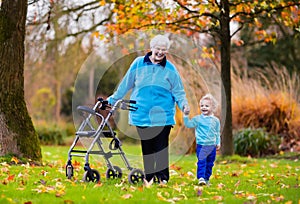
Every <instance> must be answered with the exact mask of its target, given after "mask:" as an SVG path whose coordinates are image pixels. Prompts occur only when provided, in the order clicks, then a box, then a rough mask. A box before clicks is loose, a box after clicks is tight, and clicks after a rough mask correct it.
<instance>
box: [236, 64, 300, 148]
mask: <svg viewBox="0 0 300 204" xmlns="http://www.w3.org/2000/svg"><path fill="white" fill-rule="evenodd" d="M299 79H300V76H299V75H296V74H295V73H294V74H292V75H289V74H288V73H287V72H286V71H285V69H284V68H282V69H274V70H272V69H270V68H269V69H268V68H266V69H265V70H264V71H262V70H256V72H246V74H241V73H233V89H232V126H233V129H236V130H239V129H241V128H247V127H251V128H255V129H257V128H265V130H266V131H267V132H269V133H271V134H274V135H279V136H280V138H281V139H282V144H281V146H282V147H283V148H282V150H290V151H292V150H293V149H295V150H296V149H299V150H300V147H299V146H298V147H297V146H296V145H295V144H297V141H300V106H299V103H298V101H299V100H300V96H299V94H298V93H299V90H300V80H299Z"/></svg>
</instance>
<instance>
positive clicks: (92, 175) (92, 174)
mask: <svg viewBox="0 0 300 204" xmlns="http://www.w3.org/2000/svg"><path fill="white" fill-rule="evenodd" d="M82 180H83V181H84V182H94V183H98V182H99V181H100V174H99V172H98V171H97V170H95V169H91V170H88V171H85V172H84V174H83V179H82Z"/></svg>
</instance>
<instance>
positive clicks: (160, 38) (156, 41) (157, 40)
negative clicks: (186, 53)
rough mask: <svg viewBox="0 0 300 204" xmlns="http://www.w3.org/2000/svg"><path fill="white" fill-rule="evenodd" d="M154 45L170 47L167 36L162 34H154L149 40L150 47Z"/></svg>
mask: <svg viewBox="0 0 300 204" xmlns="http://www.w3.org/2000/svg"><path fill="white" fill-rule="evenodd" d="M156 45H161V46H166V48H167V49H169V48H170V45H171V42H170V40H169V38H168V37H167V36H164V35H156V36H155V37H154V38H152V40H151V41H150V48H153V47H155V46H156Z"/></svg>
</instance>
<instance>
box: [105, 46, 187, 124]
mask: <svg viewBox="0 0 300 204" xmlns="http://www.w3.org/2000/svg"><path fill="white" fill-rule="evenodd" d="M150 55H151V52H150V53H148V54H147V55H146V56H145V57H137V58H136V59H135V60H134V61H133V62H132V64H131V66H130V68H129V69H128V71H127V73H126V75H125V76H124V78H123V79H122V81H121V83H120V84H119V86H118V88H117V90H116V91H115V92H114V93H113V95H111V96H110V97H108V99H107V100H108V102H109V103H110V104H114V103H115V102H116V101H117V100H119V99H122V98H123V97H124V96H125V95H126V94H127V92H128V91H130V90H131V96H130V99H131V100H135V101H136V102H137V103H136V106H137V108H138V109H137V110H136V111H130V112H129V124H131V125H135V126H143V127H146V126H165V125H174V124H175V118H174V115H175V103H176V104H178V106H179V108H180V109H181V110H182V109H183V106H184V105H187V104H188V102H187V99H186V94H185V91H184V87H183V84H182V81H181V78H180V75H179V73H178V71H177V70H176V68H175V66H174V65H173V64H172V63H171V62H169V61H168V60H166V58H164V60H163V62H162V63H160V64H153V63H151V61H150V59H149V56H150Z"/></svg>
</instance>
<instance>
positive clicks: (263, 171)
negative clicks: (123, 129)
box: [0, 145, 300, 204]
mask: <svg viewBox="0 0 300 204" xmlns="http://www.w3.org/2000/svg"><path fill="white" fill-rule="evenodd" d="M123 148H124V151H125V153H126V155H127V157H128V159H129V162H130V164H131V165H132V166H134V167H136V168H142V166H141V162H142V161H141V154H140V148H139V145H124V147H123ZM68 149H69V147H66V146H43V147H42V154H43V165H42V166H34V165H30V164H21V165H11V164H8V163H6V162H2V163H1V165H0V173H1V174H0V181H1V183H0V189H1V196H0V203H53V204H55V203H76V204H77V203H141V202H143V203H196V202H201V201H203V202H205V203H219V202H224V203H299V202H300V201H299V200H300V195H299V179H300V176H299V171H300V163H299V161H298V159H294V160H292V159H284V158H281V159H279V160H278V159H274V158H268V159H253V158H246V157H239V156H236V155H235V156H232V157H221V156H218V157H217V162H216V164H215V167H214V169H213V176H212V178H211V186H205V187H199V186H197V182H196V180H195V175H196V157H195V155H187V156H171V168H170V173H171V179H170V182H169V183H168V184H167V185H152V186H150V187H144V186H142V185H135V186H133V185H130V184H129V183H128V180H127V174H128V173H129V172H128V170H126V169H125V168H124V167H125V166H124V165H123V163H122V162H121V160H118V158H114V159H116V160H115V161H114V162H113V163H114V164H116V165H118V166H120V167H121V168H122V170H124V171H123V177H122V178H121V179H115V180H108V179H106V178H105V171H106V165H105V163H104V161H103V159H102V158H100V157H97V156H93V157H92V158H91V162H90V163H91V165H92V166H93V168H95V169H97V170H98V171H99V173H100V175H101V182H100V183H97V184H95V183H84V182H82V181H81V178H82V175H83V173H84V170H83V165H84V160H83V158H74V159H73V163H74V164H75V175H74V179H73V180H68V179H67V178H66V176H65V164H66V161H67V153H68ZM15 162H17V161H15Z"/></svg>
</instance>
